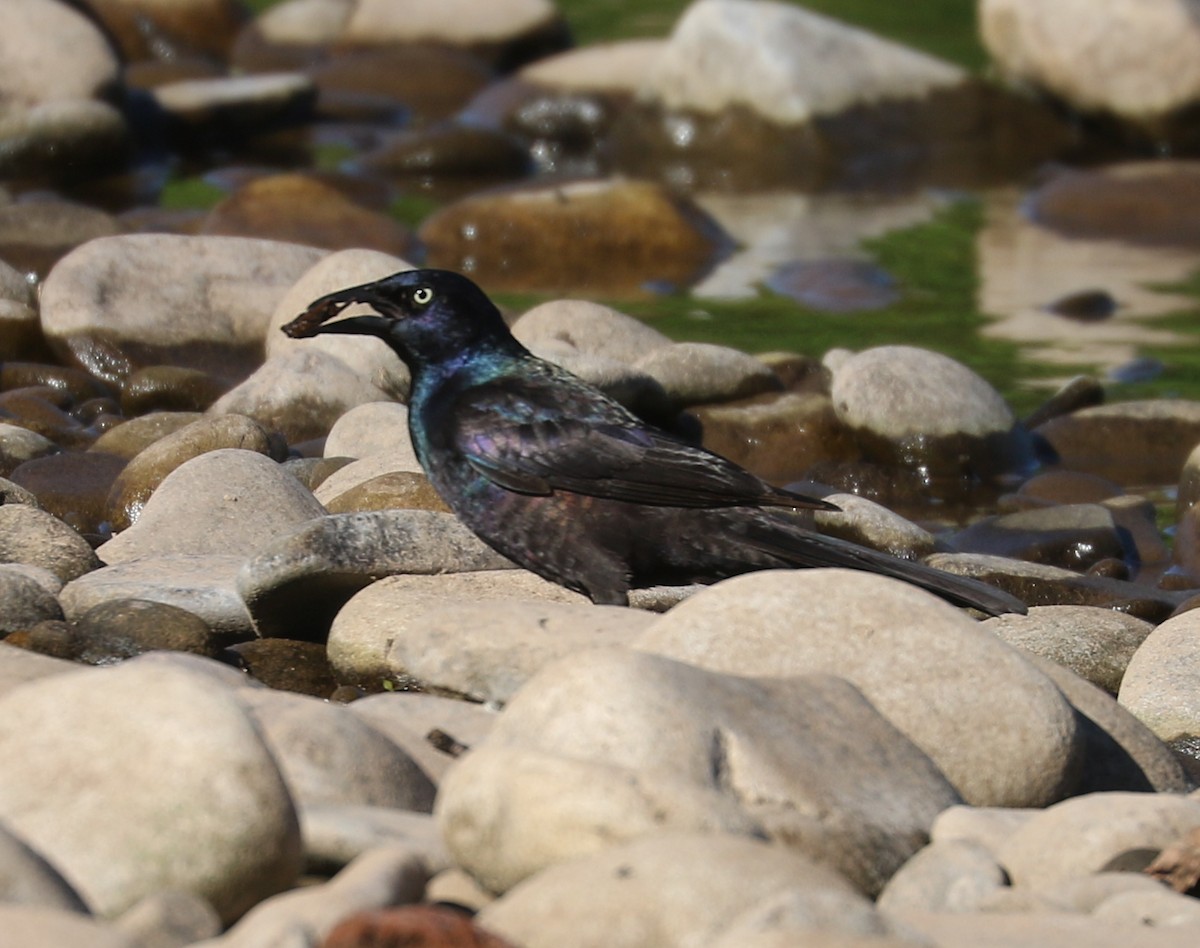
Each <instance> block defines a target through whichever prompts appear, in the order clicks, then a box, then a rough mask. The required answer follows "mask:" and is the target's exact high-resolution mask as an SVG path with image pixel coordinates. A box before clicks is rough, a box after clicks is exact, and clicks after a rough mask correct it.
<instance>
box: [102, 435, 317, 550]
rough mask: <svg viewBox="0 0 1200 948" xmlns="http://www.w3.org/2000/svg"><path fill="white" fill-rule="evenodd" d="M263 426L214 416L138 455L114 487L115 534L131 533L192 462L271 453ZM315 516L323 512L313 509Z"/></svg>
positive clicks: (110, 507)
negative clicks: (163, 488)
mask: <svg viewBox="0 0 1200 948" xmlns="http://www.w3.org/2000/svg"><path fill="white" fill-rule="evenodd" d="M271 448H272V445H271V440H270V437H269V436H268V435H267V432H265V431H264V430H263V429H262V426H261V425H259V424H258V423H257V422H255V421H253V420H252V419H250V418H246V417H245V416H244V415H233V414H230V415H213V416H208V417H204V418H200V419H198V420H196V421H194V422H192V423H191V424H190V425H187V426H186V427H183V428H180V429H179V430H177V431H174V432H172V433H171V434H168V435H165V436H163V437H162V438H160V439H159V440H157V441H155V442H154V443H153V444H151V445H149V446H148V447H146V448H144V449H143V450H142V451H140V452H139V453H138V454H136V455H135V456H134V457H133V458H132V459H131V460H130V462H129V463H128V464H127V465H126V466H125V468H124V470H122V471H121V473H120V475H118V477H117V479H116V481H115V482H114V483H113V486H112V491H111V492H110V494H109V497H108V519H109V522H110V523H111V524H112V527H113V529H114V530H117V531H120V530H125V529H128V528H129V527H130V526H132V525H133V524H134V523H136V522H137V520H138V518H139V517H141V515H142V511H143V510H144V509H145V507H146V504H147V502H148V501H149V500H150V497H151V496H152V495H153V494H154V492H155V491H156V490H157V489H158V487H159V486H160V485H161V484H162V482H163V481H164V480H165V479H166V478H167V477H168V476H169V475H170V474H171V473H173V472H174V471H175V470H177V469H178V468H180V467H182V466H183V465H184V464H185V463H187V462H188V461H191V460H193V459H195V458H198V457H200V456H202V455H204V454H207V453H209V452H212V451H218V450H222V449H237V450H241V451H252V452H255V453H257V454H262V455H268V454H270V453H271ZM312 510H313V514H312V515H313V516H317V515H318V512H319V509H318V508H316V507H313V508H312Z"/></svg>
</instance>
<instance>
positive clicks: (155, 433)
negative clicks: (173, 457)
mask: <svg viewBox="0 0 1200 948" xmlns="http://www.w3.org/2000/svg"><path fill="white" fill-rule="evenodd" d="M202 417H203V416H202V415H201V414H200V413H199V412H192V411H179V412H174V411H172V412H168V411H158V412H151V413H150V414H148V415H142V416H141V417H139V418H130V419H128V420H126V421H123V422H121V424H120V425H117V426H115V427H113V428H110V429H109V430H108V431H106V432H104V434H102V435H100V437H98V438H97V439H96V440H95V442H93V444H92V446H91V448H90V449H89V450H91V451H101V452H103V453H105V454H115V455H116V456H117V457H120V458H125V460H127V461H128V460H130V459H131V458H133V457H134V456H135V455H136V454H138V453H139V452H140V451H142V450H143V449H144V448H147V447H149V446H150V445H152V444H153V443H154V442H155V441H158V440H159V439H160V438H165V437H166V436H167V435H169V434H171V433H172V432H175V431H178V430H179V429H180V428H184V427H186V426H188V425H190V424H191V423H192V422H194V421H199V420H200V419H201V418H202Z"/></svg>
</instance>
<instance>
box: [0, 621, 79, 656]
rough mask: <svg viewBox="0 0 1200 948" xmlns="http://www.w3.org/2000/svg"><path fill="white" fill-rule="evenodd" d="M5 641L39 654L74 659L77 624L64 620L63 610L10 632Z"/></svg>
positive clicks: (7, 643)
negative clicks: (51, 616)
mask: <svg viewBox="0 0 1200 948" xmlns="http://www.w3.org/2000/svg"><path fill="white" fill-rule="evenodd" d="M4 643H5V644H6V645H15V646H16V647H17V648H23V649H27V650H28V651H30V652H37V653H38V654H39V655H49V656H50V657H51V658H65V659H67V660H68V661H73V660H74V657H75V653H76V651H77V649H76V646H75V626H73V625H72V624H71V623H70V622H66V621H64V620H63V618H62V613H61V612H60V613H59V615H58V616H57V617H56V618H53V619H42V620H40V621H38V622H34V623H32V624H31V625H29V626H27V627H25V628H22V629H18V630H17V631H15V632H12V633H10V634H9V635H8V637H7V638H5V639H4Z"/></svg>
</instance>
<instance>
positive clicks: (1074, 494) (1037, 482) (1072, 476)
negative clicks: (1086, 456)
mask: <svg viewBox="0 0 1200 948" xmlns="http://www.w3.org/2000/svg"><path fill="white" fill-rule="evenodd" d="M1121 493H1122V490H1121V488H1120V487H1119V486H1118V485H1116V484H1114V483H1113V482H1112V481H1110V480H1106V479H1105V478H1103V477H1097V476H1096V475H1095V474H1081V473H1079V472H1078V471H1046V472H1044V473H1042V474H1036V475H1034V476H1033V477H1031V478H1030V479H1029V480H1027V481H1026V482H1025V483H1024V484H1022V485H1021V487H1020V488H1019V489H1018V491H1017V493H1016V495H1015V500H1016V503H1017V504H1018V505H1019V506H1028V507H1034V506H1037V507H1042V506H1047V505H1051V504H1098V503H1100V502H1101V501H1102V500H1108V499H1109V498H1110V497H1118V496H1120V495H1121Z"/></svg>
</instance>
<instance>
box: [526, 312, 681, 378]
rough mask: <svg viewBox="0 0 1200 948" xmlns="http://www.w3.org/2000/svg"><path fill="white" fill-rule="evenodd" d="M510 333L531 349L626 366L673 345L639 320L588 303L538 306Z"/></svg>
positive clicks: (668, 339) (665, 337) (666, 337)
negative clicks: (559, 351) (563, 351)
mask: <svg viewBox="0 0 1200 948" xmlns="http://www.w3.org/2000/svg"><path fill="white" fill-rule="evenodd" d="M512 333H513V336H514V337H515V338H516V339H517V341H518V342H520V343H522V344H523V345H525V346H527V347H529V348H531V349H548V348H554V349H558V348H562V349H567V350H570V351H573V352H578V353H581V354H586V355H595V356H604V357H605V358H609V359H615V360H616V361H618V362H624V363H627V364H629V365H632V364H633V363H634V362H636V361H637V360H638V359H640V358H643V357H644V356H649V355H651V354H652V353H654V352H656V351H658V350H659V349H665V348H668V347H669V346H671V345H672V342H671V340H670V338H669V337H668V336H664V335H663V334H662V333H661V332H659V331H658V330H657V329H655V328H653V327H652V326H647V325H646V324H645V323H644V322H642V321H641V320H640V319H634V318H633V317H632V316H626V315H625V314H624V313H622V312H619V311H618V310H615V309H612V308H611V307H608V306H603V305H601V304H600V303H593V302H590V301H588V300H571V299H564V300H551V301H550V302H547V303H540V304H539V305H537V306H535V307H533V308H532V309H529V310H526V311H525V312H524V313H522V314H521V315H520V316H519V317H518V318H517V320H516V321H515V322H514V323H513V324H512Z"/></svg>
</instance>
